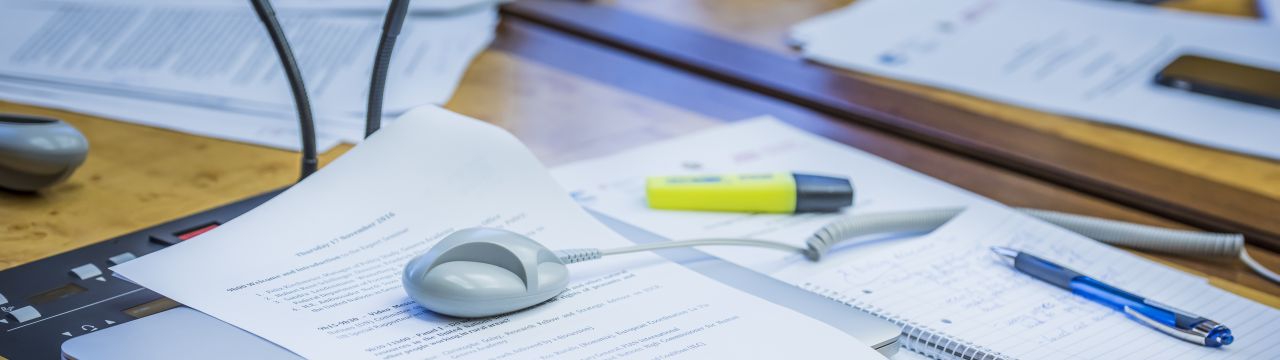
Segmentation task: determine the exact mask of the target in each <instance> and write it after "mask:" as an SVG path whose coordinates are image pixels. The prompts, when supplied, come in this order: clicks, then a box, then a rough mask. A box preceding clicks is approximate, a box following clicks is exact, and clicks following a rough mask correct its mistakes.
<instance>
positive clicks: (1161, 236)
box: [557, 208, 1280, 283]
mask: <svg viewBox="0 0 1280 360" xmlns="http://www.w3.org/2000/svg"><path fill="white" fill-rule="evenodd" d="M962 210H963V208H945V209H931V210H913V211H897V212H885V213H871V214H858V215H851V216H846V217H842V218H839V219H836V220H834V221H832V222H831V223H829V224H827V225H826V226H823V227H822V228H821V229H818V231H816V232H814V234H813V235H812V236H810V237H809V239H808V240H806V241H805V247H797V246H794V245H790V244H785V243H781V242H776V241H769V240H756V239H696V240H679V241H668V242H660V243H651V244H642V245H635V246H628V247H622V248H616V249H605V250H600V249H569V250H562V251H558V252H557V254H558V255H559V256H560V259H561V261H563V262H564V263H566V264H571V263H575V262H581V261H587V260H594V259H599V258H600V257H603V256H605V255H615V254H625V253H632V252H639V251H651V250H658V249H666V248H674V247H688V246H708V245H731V246H756V247H766V248H772V249H777V250H783V251H795V252H799V253H801V254H804V255H805V257H807V258H809V260H813V261H818V260H820V259H822V256H823V255H824V254H826V253H827V251H828V250H830V249H831V247H832V246H834V245H836V244H838V243H844V242H848V241H850V240H867V238H865V237H862V236H863V235H871V234H884V233H905V232H930V231H933V230H934V229H937V228H938V227H940V226H942V224H945V223H946V222H947V221H948V220H951V218H954V217H955V216H956V215H958V214H960V212H961V211H962ZM1018 210H1020V211H1022V212H1023V213H1025V214H1027V215H1031V216H1033V217H1035V218H1038V219H1040V220H1044V221H1046V222H1048V223H1051V224H1054V225H1057V226H1060V227H1062V228H1065V229H1067V230H1071V231H1074V232H1076V233H1079V234H1081V235H1084V236H1086V237H1089V238H1092V239H1094V240H1097V241H1101V242H1104V243H1107V244H1111V245H1117V246H1124V247H1129V248H1134V249H1142V250H1150V251H1157V252H1164V253H1171V254H1179V255H1193V256H1215V257H1227V256H1238V257H1239V258H1240V260H1241V261H1243V262H1244V263H1245V265H1247V266H1248V267H1249V269H1251V270H1253V271H1254V272H1256V273H1258V275H1261V276H1262V277H1264V278H1267V280H1271V281H1272V282H1275V283H1280V275H1277V274H1276V273H1275V272H1272V271H1271V270H1269V269H1267V268H1266V267H1263V266H1262V264H1259V263H1258V262H1257V261H1255V260H1253V258H1252V257H1249V252H1248V251H1246V250H1245V247H1244V236H1242V235H1240V234H1223V233H1209V232H1198V231H1186V230H1174V229H1166V228H1161V227H1155V226H1148V225H1140V224H1134V223H1127V222H1122V221H1116V220H1108V219H1102V218H1096V217H1091V216H1084V215H1076V214H1067V213H1060V212H1056V211H1048V210H1039V209H1026V208H1020V209H1018Z"/></svg>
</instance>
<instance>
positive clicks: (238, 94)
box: [0, 0, 497, 150]
mask: <svg viewBox="0 0 1280 360" xmlns="http://www.w3.org/2000/svg"><path fill="white" fill-rule="evenodd" d="M417 3H425V4H427V5H419V6H417V7H415V8H414V9H413V11H414V12H413V14H414V15H412V16H411V17H410V18H409V19H408V20H407V21H406V22H405V27H404V30H403V31H402V32H401V35H400V38H399V40H398V44H397V47H396V50H395V55H394V57H393V59H392V61H391V69H390V73H389V76H388V80H387V90H386V103H385V107H386V113H388V114H391V115H394V114H398V113H401V112H403V111H405V110H407V109H409V108H410V107H413V106H416V105H420V104H429V103H430V104H442V103H444V102H445V101H447V100H448V99H449V97H450V96H451V95H452V93H453V90H454V88H455V87H456V86H457V83H458V81H459V80H460V79H461V77H462V74H463V72H464V71H465V70H466V67H467V65H468V64H469V63H470V61H471V60H472V59H473V58H474V57H475V56H476V55H477V54H479V52H480V51H482V50H483V49H484V48H485V47H486V46H487V45H488V43H489V42H490V41H491V40H492V38H493V30H494V26H495V25H496V23H497V13H496V9H495V8H494V4H493V1H486V0H470V1H449V2H447V3H448V4H444V3H439V2H431V1H418V2H417ZM0 4H2V6H3V7H4V8H5V11H4V12H0V32H3V33H4V34H5V36H4V38H3V40H0V99H3V100H8V101H16V102H25V103H31V104H36V105H42V106H49V107H56V108H63V109H68V110H73V111H80V112H85V113H90V114H95V115H100V116H104V117H108V118H112V119H118V120H124V121H130V122H137V123H141V124H146V125H151V126H158V127H164V128H169V129H174V130H179V131H185V132H191V133H195V134H200V135H207V136H215V137H221V138H226V139H231V140H237V141H244V142H250V143H256V144H261V145H268V146H274V147H280V148H286V149H296V148H298V147H299V145H298V144H299V135H298V125H297V116H296V112H295V110H294V105H293V102H292V95H291V92H290V91H289V87H288V83H287V81H286V78H285V76H284V73H283V70H282V68H281V66H280V64H279V60H278V58H277V55H276V53H275V52H274V49H273V48H272V46H271V42H270V39H269V38H268V37H267V35H266V32H265V30H264V29H263V26H262V24H261V23H260V22H259V21H258V19H257V17H256V15H255V14H254V12H253V9H252V8H251V7H250V6H249V4H248V2H246V1H227V0H204V1H196V2H189V3H173V2H161V1H154V0H133V1H124V2H111V3H101V2H93V1H60V2H57V1H55V2H50V1H30V0H27V1H13V0H3V1H2V2H0ZM353 4H356V5H353ZM385 5H386V4H385V3H384V2H379V1H372V2H371V1H352V0H342V1H339V0H329V1H314V2H312V1H300V0H299V1H289V0H286V1H281V5H280V6H279V9H278V13H279V16H280V18H281V23H282V25H283V26H284V28H285V32H286V35H287V37H288V40H289V42H290V44H291V45H292V47H293V51H294V54H295V56H296V58H297V60H298V63H299V65H300V67H301V68H302V73H303V80H304V82H305V83H306V85H307V92H308V94H309V95H310V98H311V104H312V106H313V109H314V112H315V114H316V118H317V119H316V120H317V135H318V141H317V146H318V147H320V148H321V149H322V150H323V149H325V148H328V147H330V146H333V145H335V144H337V143H338V142H340V141H349V142H356V141H359V140H360V139H361V138H362V137H363V130H364V123H363V121H364V113H365V102H366V99H367V93H368V87H369V78H370V71H371V68H372V64H373V54H374V48H375V47H376V46H377V43H378V37H379V34H380V31H381V23H382V19H383V17H382V14H383V11H385V10H380V11H376V10H377V8H379V7H385ZM446 6H448V7H446ZM389 117H390V116H389Z"/></svg>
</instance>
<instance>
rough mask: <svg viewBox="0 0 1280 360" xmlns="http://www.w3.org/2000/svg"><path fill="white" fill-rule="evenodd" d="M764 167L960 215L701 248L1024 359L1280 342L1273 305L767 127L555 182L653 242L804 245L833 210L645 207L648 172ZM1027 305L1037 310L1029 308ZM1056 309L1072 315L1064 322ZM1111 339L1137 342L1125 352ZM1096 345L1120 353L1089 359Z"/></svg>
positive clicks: (598, 164) (585, 167)
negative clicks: (1031, 257)
mask: <svg viewBox="0 0 1280 360" xmlns="http://www.w3.org/2000/svg"><path fill="white" fill-rule="evenodd" d="M774 171H795V172H801V173H811V174H828V175H835V176H843V177H848V178H849V179H851V180H852V182H853V183H854V186H855V189H856V190H857V191H856V192H857V200H856V203H855V206H854V207H853V208H852V209H849V210H846V213H853V214H857V213H868V212H882V211H894V210H908V209H930V208H940V207H956V206H965V207H969V208H970V210H969V211H967V212H965V213H964V215H963V216H961V217H960V218H959V219H957V220H953V221H952V222H951V223H948V224H947V225H946V227H944V228H943V229H939V230H937V231H935V232H934V233H932V234H929V235H927V236H925V237H921V236H901V235H896V236H895V235H887V236H881V238H883V239H882V240H881V241H873V242H870V243H864V244H860V245H852V246H837V247H836V248H834V249H833V250H832V252H831V253H829V255H828V256H826V257H824V258H823V261H822V262H820V263H813V262H810V261H808V260H806V259H805V258H804V257H802V256H799V255H787V254H780V253H778V252H777V251H774V250H767V249H752V248H731V247H706V248H703V249H701V250H703V251H706V252H709V253H712V254H714V255H717V256H720V257H722V258H725V259H728V260H730V261H733V262H736V263H739V264H742V265H744V266H747V267H750V268H752V269H755V270H757V271H761V272H763V273H767V274H770V275H772V276H774V277H776V278H778V279H781V280H784V281H788V282H791V283H793V284H797V285H800V286H804V287H806V288H810V289H823V290H826V291H833V292H836V293H838V294H840V295H841V296H845V297H849V298H852V299H857V300H858V301H861V302H863V303H865V304H869V305H870V307H875V308H881V309H884V310H886V311H887V312H888V313H889V314H888V315H886V316H896V317H901V318H904V319H906V320H907V321H911V322H915V323H919V324H921V325H923V326H926V327H930V328H935V329H940V330H943V331H944V332H946V333H947V334H950V335H953V336H957V337H958V338H959V339H961V340H965V341H969V342H972V343H974V344H978V345H981V346H986V347H989V348H991V349H994V350H995V351H998V352H1001V353H1005V354H1010V355H1013V356H1015V357H1021V358H1029V359H1040V358H1062V357H1067V358H1070V357H1071V356H1080V357H1079V358H1126V356H1112V355H1117V354H1120V353H1119V351H1125V350H1129V351H1140V352H1137V353H1131V354H1128V355H1127V357H1128V358H1145V357H1158V358H1166V357H1165V355H1168V356H1170V357H1179V358H1195V357H1196V356H1199V355H1214V354H1218V355H1224V354H1225V355H1227V356H1246V357H1247V356H1249V355H1253V356H1257V355H1259V354H1273V353H1274V351H1275V350H1274V349H1272V350H1269V349H1267V348H1268V347H1271V346H1277V345H1280V343H1274V342H1270V341H1268V339H1273V338H1275V337H1276V336H1280V326H1277V325H1280V312H1278V311H1276V310H1275V309H1271V308H1269V307H1267V306H1265V305H1261V304H1258V303H1255V302H1253V301H1250V300H1247V299H1243V298H1240V297H1238V296H1235V295H1232V294H1229V293H1227V292H1225V291H1222V290H1220V289H1217V288H1214V287H1212V286H1210V285H1208V283H1207V281H1205V280H1204V279H1203V278H1199V277H1194V276H1190V275H1187V274H1185V273H1182V272H1179V271H1175V270H1172V269H1170V268H1168V267H1165V266H1163V265H1159V264H1156V263H1153V262H1151V261H1148V260H1146V259H1143V258H1140V257H1137V256H1135V255H1132V254H1130V253H1128V252H1124V251H1121V250H1118V249H1115V248H1113V247H1110V246H1107V245H1103V244H1101V243H1097V242H1094V241H1092V240H1088V239H1086V238H1083V237H1080V236H1079V235H1076V234H1073V233H1070V232H1067V231H1065V230H1061V229H1059V228H1056V227H1053V226H1051V225H1048V224H1044V223H1042V222H1039V221H1036V220H1034V219H1029V218H1026V217H1024V216H1022V215H1020V214H1017V213H1014V212H1012V211H1011V210H1009V209H1007V208H1004V207H1003V206H1001V205H999V204H996V203H994V202H992V201H990V200H989V199H985V198H982V197H980V196H978V195H976V194H973V193H970V192H967V191H965V190H962V189H959V188H957V187H955V186H952V185H949V184H946V183H943V182H941V181H938V180H936V179H933V178H930V177H928V176H925V175H923V174H920V173H917V172H915V171H912V170H910V169H907V168H904V167H902V166H899V165H896V164H893V163H891V162H888V161H885V160H883V159H880V158H878V157H875V156H873V155H871V154H867V153H865V152H862V151H859V150H857V149H853V148H849V147H847V146H844V145H842V144H839V143H835V142H832V141H830V140H826V139H823V138H821V137H818V136H816V135H812V134H808V133H805V132H803V131H800V130H798V129H795V128H792V127H790V126H787V125H785V124H783V123H781V122H779V121H777V120H775V119H772V118H767V117H765V118H758V119H754V120H744V121H739V122H737V123H733V124H730V125H725V126H722V127H720V128H716V129H711V130H707V131H703V132H699V133H695V134H691V135H688V136H684V137H680V138H676V139H672V140H669V141H664V142H660V143H657V144H653V145H649V146H645V147H641V148H637V149H633V150H629V151H624V152H621V153H618V154H615V155H610V156H606V157H601V158H597V159H592V160H585V161H581V162H576V163H571V164H566V165H563V166H559V167H556V168H555V169H553V170H552V173H553V175H554V176H555V177H556V179H557V180H558V181H559V182H560V183H561V184H562V185H564V186H565V187H566V188H568V189H569V190H570V191H571V193H572V194H574V197H575V198H576V199H577V200H578V202H579V203H581V204H583V205H584V206H586V207H588V208H591V209H593V210H597V211H600V212H602V213H604V214H607V215H609V216H611V217H614V218H617V219H619V220H622V221H625V222H628V223H631V224H633V225H636V226H639V227H642V228H645V229H647V230H649V231H653V232H655V233H657V234H659V235H662V236H664V237H668V238H672V239H691V238H724V237H729V238H734V237H749V238H757V239H770V240H776V241H784V242H789V243H792V244H794V245H796V246H803V244H804V239H805V238H806V237H808V236H809V235H811V234H812V233H813V232H814V231H815V230H817V229H818V228H819V227H821V226H823V225H825V224H826V223H827V222H829V221H830V220H831V219H833V218H834V217H836V216H837V215H820V214H804V215H794V216H788V215H768V214H731V213H711V212H693V211H666V210H653V209H649V208H648V207H647V206H646V205H645V200H644V196H645V194H644V185H643V184H644V177H646V176H659V175H680V174H691V173H726V172H736V173H741V172H774ZM991 245H1008V246H1013V247H1014V248H1019V249H1025V250H1028V251H1031V252H1033V253H1035V254H1038V255H1040V256H1043V257H1046V258H1049V259H1051V260H1054V261H1059V262H1062V263H1063V264H1065V265H1068V266H1071V267H1074V268H1076V270H1079V271H1082V272H1084V273H1086V274H1090V275H1093V276H1096V277H1099V278H1101V279H1102V280H1104V281H1109V282H1113V283H1115V284H1116V285H1118V286H1122V287H1128V288H1130V289H1132V290H1134V291H1136V292H1138V293H1139V294H1143V295H1148V296H1150V297H1151V298H1152V299H1154V300H1157V301H1161V302H1166V303H1170V304H1173V305H1176V306H1185V308H1186V309H1188V310H1194V311H1199V312H1200V313H1199V314H1200V315H1204V316H1206V317H1209V318H1211V319H1215V320H1217V321H1220V322H1222V323H1224V324H1226V325H1228V326H1231V327H1232V328H1233V329H1235V331H1236V333H1237V334H1238V335H1239V336H1240V339H1243V338H1242V337H1243V336H1249V337H1251V338H1252V339H1251V340H1249V341H1247V342H1237V343H1236V344H1233V345H1232V346H1230V347H1229V349H1228V350H1227V351H1225V352H1206V351H1205V349H1201V348H1199V347H1197V346H1192V345H1190V344H1188V343H1184V342H1182V341H1181V340H1178V339H1175V338H1172V337H1169V336H1166V335H1163V334H1161V333H1157V332H1154V331H1152V330H1149V329H1142V328H1141V327H1140V326H1139V325H1138V324H1137V323H1134V322H1133V321H1132V320H1128V319H1125V318H1124V316H1123V314H1119V313H1116V312H1114V311H1112V310H1110V309H1108V308H1106V307H1104V306H1102V305H1097V304H1093V303H1090V302H1088V301H1087V300H1083V299H1078V298H1076V297H1075V295H1072V294H1071V293H1068V292H1065V291H1062V290H1061V289H1057V288H1054V287H1052V286H1049V285H1043V284H1039V283H1038V282H1037V281H1036V280H1033V279H1030V278H1027V277H1026V276H1024V275H1020V274H1018V273H1016V272H1014V271H1013V270H1011V269H1008V268H1007V266H1005V267H1001V266H1002V265H1001V264H1000V263H998V262H996V258H994V257H991V256H989V254H990V250H989V246H991ZM997 265H1001V266H997ZM1032 305H1037V306H1039V305H1043V306H1044V307H1043V309H1041V310H1037V309H1036V306H1032ZM1067 310H1070V311H1071V312H1069V313H1064V312H1065V311H1067ZM1076 315H1079V316H1076ZM1259 319H1261V320H1259ZM1033 325H1034V326H1033ZM1113 329H1114V330H1113ZM1013 330H1018V331H1013ZM1122 335H1123V336H1122ZM1107 336H1112V337H1111V338H1108V337H1107ZM1104 339H1105V340H1107V341H1110V342H1104V341H1102V340H1104ZM1121 339H1128V340H1133V341H1134V342H1144V343H1145V344H1146V346H1142V347H1135V348H1130V347H1127V346H1126V345H1125V344H1123V343H1120V342H1122V341H1120V340H1121ZM1081 344H1088V345H1081ZM1104 350H1109V351H1117V352H1114V353H1100V351H1104ZM1162 351H1167V352H1163V353H1162ZM1268 351H1271V352H1268ZM1174 355H1176V356H1174Z"/></svg>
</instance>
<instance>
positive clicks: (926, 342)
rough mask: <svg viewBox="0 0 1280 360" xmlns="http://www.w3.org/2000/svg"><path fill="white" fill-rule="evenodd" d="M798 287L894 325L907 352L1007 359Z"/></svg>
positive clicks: (856, 303) (964, 359)
mask: <svg viewBox="0 0 1280 360" xmlns="http://www.w3.org/2000/svg"><path fill="white" fill-rule="evenodd" d="M801 287H802V288H804V289H805V290H808V291H812V292H814V293H817V294H818V295H822V296H823V297H826V298H828V299H832V300H835V301H839V302H840V303H843V304H845V305H848V306H849V307H852V308H854V309H857V310H858V311H862V312H865V313H868V314H871V315H875V316H876V317H879V318H882V319H885V320H889V321H891V322H893V323H894V324H896V325H898V326H900V327H902V337H901V339H900V340H901V341H899V343H901V344H902V346H903V347H904V348H906V349H907V350H911V351H914V352H917V353H920V354H922V355H924V356H927V357H929V358H933V359H962V360H1008V359H1010V358H1009V357H1008V356H1005V355H1003V354H1000V353H999V352H995V351H992V350H991V349H988V348H986V347H984V346H980V345H977V344H974V343H971V342H968V341H962V340H959V339H955V338H954V337H951V336H948V335H946V333H944V332H942V331H940V330H936V329H933V328H931V327H928V326H925V325H921V324H919V323H916V322H914V321H910V320H907V319H903V318H900V317H897V316H894V315H892V314H888V313H886V312H885V311H884V310H882V309H880V308H879V307H876V306H874V305H871V304H867V303H863V302H861V301H858V300H855V299H852V298H849V297H847V296H844V295H843V294H841V293H839V292H836V291H832V290H828V289H826V288H823V287H821V286H818V285H814V284H812V283H805V284H804V285H803V286H801Z"/></svg>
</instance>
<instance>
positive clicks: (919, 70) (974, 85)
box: [792, 0, 1280, 159]
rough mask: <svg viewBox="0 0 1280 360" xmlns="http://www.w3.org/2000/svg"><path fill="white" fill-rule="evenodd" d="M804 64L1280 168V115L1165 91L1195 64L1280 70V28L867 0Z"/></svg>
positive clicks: (1094, 7) (1146, 15)
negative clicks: (1177, 69)
mask: <svg viewBox="0 0 1280 360" xmlns="http://www.w3.org/2000/svg"><path fill="white" fill-rule="evenodd" d="M792 38H793V40H794V41H796V42H798V43H799V44H801V46H802V49H803V53H804V56H805V57H807V58H809V59H812V60H815V61H818V62H822V63H826V64H829V65H832V66H838V67H844V68H849V69H852V70H857V71H864V72H868V73H871V74H876V75H882V76H887V77H892V78H898V79H903V80H907V81H912V82H917V83H921V84H925V85H929V86H936V87H940V88H944V89H949V90H954V91H959V92H963V93H969V94H974V95H976V96H982V97H987V98H991V99H994V100H997V101H1004V102H1008V103H1011V104H1014V105H1018V106H1025V107H1029V108H1033V109H1038V110H1042V111H1048V112H1054V113H1061V114H1066V115H1071V116H1077V117H1081V118H1084V119H1089V120H1094V121H1099V122H1105V123H1110V124H1115V125H1121V126H1126V127H1130V128H1134V129H1138V130H1143V131H1148V132H1151V133H1155V134H1160V135H1164V136H1169V137H1172V138H1176V139H1181V140H1183V141H1188V142H1192V143H1197V144H1202V145H1207V146H1212V147H1217V148H1222V149H1226V150H1230V151H1237V152H1241V153H1246V154H1252V155H1257V156H1263V157H1269V158H1273V159H1280V141H1276V140H1275V134H1280V110H1276V109H1271V108H1267V107H1263V106H1257V105H1251V104H1246V103H1242V102H1236V101H1231V100H1225V99H1220V98H1216V97H1210V96H1205V95H1200V94H1196V93H1191V92H1187V91H1181V90H1175V89H1171V88H1168V87H1164V86H1159V85H1157V84H1155V82H1154V81H1153V79H1154V77H1155V75H1156V73H1157V72H1159V70H1160V69H1162V68H1163V67H1164V66H1165V65H1166V64H1168V63H1169V62H1170V61H1172V60H1173V59H1174V58H1176V57H1177V56H1179V55H1181V54H1183V53H1194V54H1201V55H1206V56H1210V57H1217V58H1223V59H1226V60H1229V61H1234V62H1239V63H1243V64H1249V65H1252V66H1258V67H1263V68H1270V69H1280V41H1277V40H1276V39H1280V29H1276V28H1275V27H1271V26H1266V25H1264V24H1261V23H1259V22H1256V21H1249V20H1247V19H1238V18H1229V17H1223V16H1212V15H1200V14H1193V13H1188V12H1181V11H1168V10H1163V9H1159V8H1156V7H1150V6H1136V5H1132V4H1111V3H1106V2H1102V1H1070V0H1034V1H1026V0H959V1H953V0H861V1H858V2H857V3H855V4H854V5H852V6H849V7H847V8H843V9H840V10H836V11H833V12H831V13H828V14H824V15H822V16H819V17H817V18H814V19H811V20H808V21H806V22H804V23H801V24H799V25H797V26H796V27H794V28H793V29H792Z"/></svg>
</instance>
